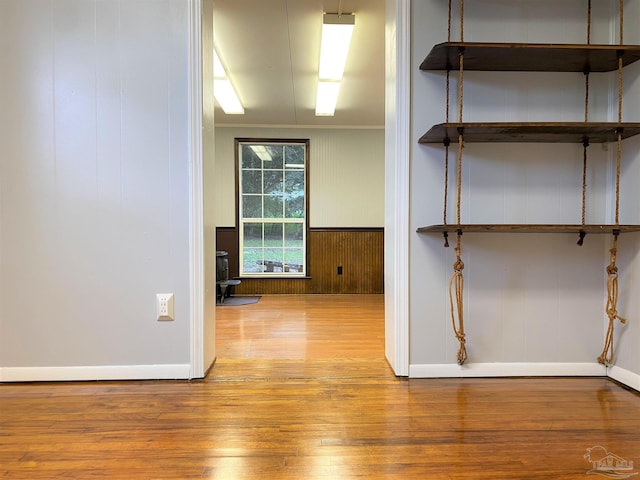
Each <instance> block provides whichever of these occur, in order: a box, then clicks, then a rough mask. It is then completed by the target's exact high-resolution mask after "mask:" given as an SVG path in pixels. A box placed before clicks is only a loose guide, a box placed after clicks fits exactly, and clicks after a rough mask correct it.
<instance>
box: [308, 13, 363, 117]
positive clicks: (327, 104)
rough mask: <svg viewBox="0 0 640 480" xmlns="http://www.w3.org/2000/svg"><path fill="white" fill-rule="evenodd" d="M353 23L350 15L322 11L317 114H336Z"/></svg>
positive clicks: (353, 17)
mask: <svg viewBox="0 0 640 480" xmlns="http://www.w3.org/2000/svg"><path fill="white" fill-rule="evenodd" d="M355 24H356V17H355V15H353V14H344V15H339V14H335V13H325V14H324V15H323V17H322V41H321V43H320V67H319V69H318V92H317V97H316V116H329V117H330V116H333V115H334V113H335V110H336V103H337V101H338V93H339V92H340V80H342V75H343V74H344V67H345V64H346V63H347V55H348V53H349V44H350V43H351V35H352V34H353V27H354V26H355Z"/></svg>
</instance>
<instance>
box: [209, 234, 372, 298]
mask: <svg viewBox="0 0 640 480" xmlns="http://www.w3.org/2000/svg"><path fill="white" fill-rule="evenodd" d="M217 231H218V233H217V249H218V250H225V251H227V252H229V272H230V275H231V277H234V278H236V277H237V276H238V262H237V256H238V246H237V234H236V233H235V228H224V229H221V228H218V230H217ZM307 255H308V272H307V276H308V277H309V278H305V279H302V278H300V279H295V278H294V279H291V278H267V279H261V278H242V284H241V285H239V286H238V287H236V289H235V293H236V294H237V295H274V294H309V293H318V294H326V293H329V294H337V293H341V294H378V293H383V291H384V231H383V229H382V228H371V229H343V228H336V229H311V230H310V231H309V242H308V251H307ZM339 266H341V267H342V275H339V274H338V273H337V272H338V267H339Z"/></svg>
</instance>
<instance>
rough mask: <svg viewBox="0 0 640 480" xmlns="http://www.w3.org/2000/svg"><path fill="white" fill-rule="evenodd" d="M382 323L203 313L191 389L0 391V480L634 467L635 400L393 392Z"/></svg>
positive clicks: (497, 385)
mask: <svg viewBox="0 0 640 480" xmlns="http://www.w3.org/2000/svg"><path fill="white" fill-rule="evenodd" d="M360 303H362V305H361V308H358V307H357V305H359V304H360ZM270 305H271V306H273V307H274V308H273V309H272V311H271V313H269V308H268V307H269V306H270ZM283 305H287V306H289V307H291V308H290V309H288V308H286V307H283ZM276 307H277V308H276ZM382 308H383V306H382V302H381V299H380V298H375V297H371V298H369V297H367V298H361V297H352V298H346V297H344V298H332V297H325V298H322V297H318V298H315V297H314V298H294V297H274V298H273V299H272V298H270V297H263V298H262V299H261V300H260V302H259V303H258V304H257V305H253V306H246V307H218V309H217V317H218V318H217V320H218V327H219V328H218V332H219V335H218V340H219V345H218V352H219V359H218V361H217V363H216V365H215V367H214V368H213V369H212V371H211V373H210V375H209V377H208V378H207V379H205V380H202V381H192V382H186V381H142V382H140V381H134V382H83V383H59V384H58V383H56V384H51V383H43V384H4V385H0V478H2V479H5V478H6V479H15V478H20V479H55V478H65V479H68V478H77V479H189V478H211V479H229V480H235V479H353V478H367V479H414V478H415V479H435V480H440V479H443V480H444V479H447V480H452V479H492V480H495V479H585V478H590V477H591V475H587V472H589V471H590V470H591V469H592V464H591V463H589V462H588V461H587V459H585V458H584V454H585V453H586V450H587V448H590V447H594V446H596V445H601V446H603V447H605V448H606V449H607V450H608V451H609V452H612V453H614V454H616V455H618V456H619V457H622V458H624V459H626V460H629V461H634V462H635V464H636V465H638V466H640V396H638V394H636V393H634V392H631V391H628V390H625V389H623V388H621V387H620V386H618V385H617V384H615V383H613V382H611V381H609V380H606V379H604V378H559V379H555V378H543V379H540V378H539V379H530V378H511V379H438V380H426V379H422V380H403V379H398V378H395V377H394V376H393V374H392V373H391V371H390V369H389V367H388V365H387V364H386V362H385V360H384V359H383V358H382V346H381V329H382V326H381V319H382ZM369 309H370V314H364V313H363V312H365V311H369ZM250 312H253V313H250ZM295 312H297V313H295ZM349 312H352V313H349ZM352 316H353V318H352ZM300 322H304V323H305V325H304V326H303V325H301V324H300ZM316 323H318V324H323V327H322V328H316V325H315V324H316ZM323 329H327V330H326V331H325V330H323ZM357 331H361V332H363V333H364V334H363V336H362V338H360V339H359V340H356V332H357ZM234 332H235V333H234ZM343 334H344V335H345V338H348V339H351V340H353V341H354V342H363V344H362V345H361V346H360V347H359V348H356V349H351V348H349V343H350V341H347V340H343V339H342V338H341V337H342V335H343ZM290 336H293V337H295V338H296V339H297V342H284V343H281V344H280V345H281V347H280V348H278V343H279V341H280V339H285V340H287V339H289V338H290ZM298 343H302V344H304V346H305V348H304V349H303V348H298ZM292 344H295V346H296V348H294V346H292ZM283 345H284V347H283ZM332 348H333V349H334V353H333V354H331V355H335V356H334V357H331V355H330V354H329V353H327V349H332ZM329 357H331V358H329ZM638 470H639V469H638V468H635V469H634V470H632V472H637V471H638ZM592 473H593V472H592ZM596 473H597V472H596ZM598 478H599V477H598Z"/></svg>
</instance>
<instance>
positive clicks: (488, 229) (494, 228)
mask: <svg viewBox="0 0 640 480" xmlns="http://www.w3.org/2000/svg"><path fill="white" fill-rule="evenodd" d="M458 230H461V231H462V232H463V233H576V234H580V233H581V232H584V233H587V234H592V233H608V234H613V232H614V231H616V230H617V231H619V232H620V233H629V232H640V225H592V224H589V225H581V224H576V225H556V224H495V223H491V224H487V223H485V224H460V225H456V224H447V225H429V226H427V227H420V228H418V229H417V230H416V231H417V232H418V233H444V232H447V233H456V232H457V231H458Z"/></svg>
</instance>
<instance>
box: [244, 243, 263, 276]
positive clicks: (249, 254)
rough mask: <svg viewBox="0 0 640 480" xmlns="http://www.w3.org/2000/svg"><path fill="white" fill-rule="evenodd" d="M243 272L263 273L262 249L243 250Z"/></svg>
mask: <svg viewBox="0 0 640 480" xmlns="http://www.w3.org/2000/svg"><path fill="white" fill-rule="evenodd" d="M242 270H243V272H245V273H256V272H262V249H261V248H245V249H243V250H242Z"/></svg>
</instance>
